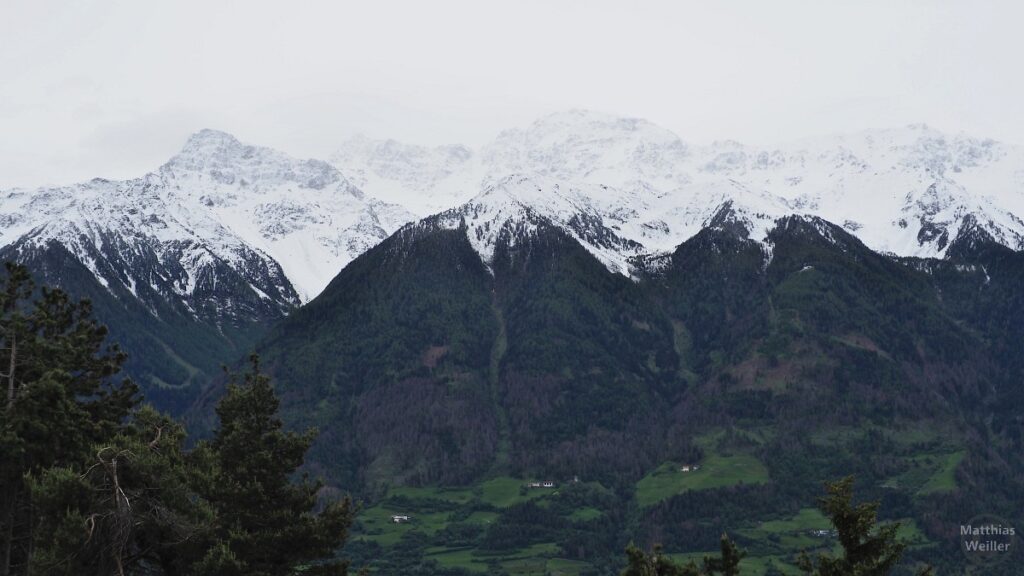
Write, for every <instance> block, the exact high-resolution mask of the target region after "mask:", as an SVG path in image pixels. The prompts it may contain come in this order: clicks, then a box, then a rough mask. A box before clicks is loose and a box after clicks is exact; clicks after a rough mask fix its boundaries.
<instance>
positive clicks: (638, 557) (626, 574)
mask: <svg viewBox="0 0 1024 576" xmlns="http://www.w3.org/2000/svg"><path fill="white" fill-rule="evenodd" d="M745 555H746V553H745V552H742V551H740V550H739V548H737V547H736V544H735V543H734V542H733V541H732V540H730V539H729V536H728V535H726V534H722V540H721V552H720V553H719V556H717V557H712V556H705V557H704V566H703V570H701V569H698V568H697V565H696V564H694V563H693V561H690V562H689V563H687V564H685V565H679V564H676V563H675V562H673V561H672V559H671V558H669V557H668V556H665V555H664V554H662V552H661V546H655V547H654V552H653V553H651V555H647V554H646V553H644V551H643V550H641V549H640V548H638V547H637V546H635V545H633V544H630V545H629V546H628V547H627V548H626V556H627V558H628V562H629V563H628V565H627V567H626V569H625V571H623V572H622V576H716V575H721V576H738V575H739V573H740V560H742V559H743V557H744V556H745Z"/></svg>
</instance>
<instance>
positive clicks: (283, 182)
mask: <svg viewBox="0 0 1024 576" xmlns="http://www.w3.org/2000/svg"><path fill="white" fill-rule="evenodd" d="M409 218H411V215H410V214H409V213H408V212H406V211H405V210H404V209H402V208H400V207H398V206H394V205H391V204H386V203H383V202H380V201H378V200H374V199H372V198H369V197H367V196H366V195H364V194H363V192H362V191H360V190H359V189H358V188H356V187H355V186H353V185H352V184H351V183H349V182H348V181H347V180H346V179H345V177H344V176H342V174H341V173H340V172H339V171H338V170H336V169H335V168H333V167H332V166H330V165H328V164H327V163H325V162H321V161H316V160H296V159H293V158H290V157H288V156H286V155H284V154H282V153H280V152H276V151H274V150H271V149H268V148H261V147H255V146H248V145H245V144H242V143H240V142H239V141H238V140H236V139H235V138H234V137H232V136H230V135H228V134H224V133H222V132H216V131H212V130H203V131H201V132H199V133H197V134H195V135H194V136H192V138H190V139H189V141H188V142H187V143H186V144H185V146H184V148H183V149H182V150H181V152H180V153H178V154H177V155H175V156H174V157H173V158H171V159H170V160H169V161H168V162H167V163H166V164H164V165H163V166H161V167H160V168H159V169H158V170H156V171H154V172H152V173H150V174H146V175H145V176H142V177H140V178H135V179H131V180H126V181H108V180H103V179H95V180H92V181H89V182H85V183H82V184H78V185H74V186H65V187H58V188H41V189H36V190H10V191H5V192H0V250H2V251H3V255H4V257H5V258H7V259H13V260H19V261H24V262H29V263H32V264H34V265H35V268H36V269H37V270H38V271H39V274H40V276H41V278H40V280H42V281H44V282H47V283H50V284H55V285H58V286H61V287H63V288H65V289H67V290H69V291H71V292H72V293H74V294H76V295H80V296H82V295H88V296H89V297H90V298H92V299H93V300H94V301H95V302H97V304H98V306H99V307H100V308H102V309H103V310H104V317H103V320H104V321H105V322H107V323H108V324H110V325H111V329H112V331H113V332H114V334H115V336H117V337H118V338H120V339H121V341H123V342H126V343H127V349H128V351H129V353H130V354H131V356H132V357H133V362H135V363H136V365H135V366H134V367H133V366H129V369H131V371H132V374H133V375H134V376H136V377H137V378H140V379H141V380H142V381H143V385H144V386H146V385H147V384H148V385H149V388H150V390H152V391H153V394H151V395H157V394H160V392H159V389H167V388H172V389H173V388H180V387H183V386H184V387H186V388H187V387H189V386H191V384H192V383H194V382H198V381H201V380H203V378H202V376H203V375H204V374H208V373H210V372H214V371H215V370H216V368H217V366H218V365H219V364H220V363H222V362H225V361H231V360H233V358H234V357H235V356H237V355H238V354H241V353H243V352H244V350H241V349H242V348H245V347H246V346H248V343H251V341H252V340H253V339H255V338H257V337H258V335H259V334H261V333H262V331H263V330H264V329H265V328H266V327H267V326H269V325H270V324H272V323H273V322H274V321H276V320H279V319H280V318H282V317H284V316H285V315H286V314H287V313H288V312H290V311H291V310H292V309H294V308H295V307H297V306H298V305H300V304H301V303H302V302H304V301H306V300H308V299H309V298H310V297H312V296H314V295H316V294H317V293H319V292H320V291H321V290H322V289H323V287H324V286H325V285H326V284H327V282H328V281H329V280H330V279H331V278H333V277H334V275H335V274H337V273H338V271H339V270H341V268H342V267H343V266H344V265H345V264H347V263H348V262H349V261H350V260H351V259H352V258H354V257H355V256H357V255H358V254H361V253H362V252H364V251H365V250H366V249H367V248H369V247H370V246H373V245H374V244H376V243H377V242H379V241H380V240H382V239H383V238H385V237H387V236H388V235H389V234H390V233H391V232H393V231H394V230H395V229H396V228H397V227H398V226H399V225H401V224H402V223H404V222H405V221H407V220H408V219H409ZM78 269H83V270H84V273H81V274H80V273H78V271H77V270H78ZM147 335H148V336H147ZM200 342H202V343H204V344H202V345H197V343H200ZM140 362H141V363H143V364H142V365H140V364H138V363H140ZM214 373H215V372H214Z"/></svg>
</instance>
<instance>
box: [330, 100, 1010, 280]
mask: <svg viewBox="0 0 1024 576" xmlns="http://www.w3.org/2000/svg"><path fill="white" fill-rule="evenodd" d="M333 162H334V163H335V164H336V165H337V166H339V167H341V168H343V169H344V170H345V171H346V173H347V174H352V175H353V178H355V179H356V180H357V181H358V182H359V183H360V184H361V185H362V186H364V187H365V188H366V190H368V191H370V192H371V193H374V194H377V195H379V196H380V197H382V198H387V199H389V200H391V201H394V202H398V203H401V204H403V205H406V206H409V207H410V209H412V210H413V211H416V212H418V213H419V214H420V215H421V216H422V215H427V214H431V213H435V212H439V211H442V210H444V209H446V208H448V207H450V206H453V205H461V204H463V203H466V202H470V201H472V202H473V203H479V202H480V201H481V200H483V199H485V198H486V197H488V196H493V190H494V189H495V188H500V187H502V186H504V184H503V183H504V182H507V181H508V180H509V178H510V177H515V175H518V177H519V178H524V177H526V178H532V179H535V180H537V181H539V182H547V183H548V184H547V185H546V187H547V188H548V189H552V187H553V186H558V187H559V188H560V189H562V190H572V195H573V200H572V202H573V203H574V204H575V205H577V206H578V205H581V204H586V205H587V212H588V219H589V220H590V221H591V222H595V217H599V218H600V220H601V226H603V227H604V228H605V229H606V230H607V232H606V233H607V234H614V235H615V236H617V237H619V238H621V239H622V240H623V241H624V242H623V243H620V245H621V246H622V248H621V249H617V254H616V255H615V256H611V255H609V254H607V253H605V254H603V255H599V257H600V258H601V259H602V260H603V261H605V262H606V263H608V264H609V266H610V267H611V268H612V269H615V270H618V271H619V272H622V273H626V274H629V273H630V270H629V269H628V267H624V266H622V265H621V263H622V262H624V261H628V260H629V259H630V257H632V256H634V255H635V254H637V253H647V254H651V253H655V254H656V253H668V252H671V251H672V250H673V249H674V248H675V247H676V246H678V245H679V244H680V243H682V242H683V241H685V240H686V239H688V238H691V237H693V236H694V235H695V234H696V233H697V232H698V231H699V230H701V229H702V228H703V227H704V226H705V225H707V223H708V222H709V221H710V219H711V218H712V217H713V215H714V214H716V213H717V212H718V211H719V210H720V209H721V208H722V206H724V205H725V204H729V205H730V206H731V207H732V209H733V211H734V213H735V214H736V217H737V218H738V220H740V221H742V223H743V226H744V227H745V228H746V229H747V231H748V233H749V234H750V235H751V238H753V239H755V240H757V241H760V242H762V243H765V242H767V232H768V230H770V229H771V228H773V227H774V222H775V221H776V220H777V219H779V218H781V217H783V216H788V215H806V216H816V217H820V218H823V219H825V220H828V221H831V222H835V223H837V224H839V225H841V226H842V227H843V228H844V229H846V230H847V231H849V232H851V233H852V234H854V235H856V236H857V237H858V238H860V239H861V240H862V241H863V242H865V244H866V245H868V246H869V247H870V248H872V249H873V250H876V251H879V252H886V253H892V254H896V255H899V256H921V257H942V256H943V255H944V254H945V252H946V250H947V249H948V247H949V245H950V244H951V243H952V241H953V240H954V239H955V238H956V237H957V235H958V234H959V232H960V230H961V229H962V228H963V227H964V224H965V222H968V221H972V222H977V223H978V224H979V225H980V226H981V227H982V228H984V229H985V230H986V231H987V233H989V234H990V235H991V236H992V237H993V238H994V239H996V240H997V241H998V242H1000V243H1002V244H1003V245H1005V246H1008V247H1010V248H1012V249H1014V250H1018V249H1021V248H1022V247H1024V220H1022V219H1021V217H1020V216H1019V215H1020V214H1024V150H1021V149H1019V148H1016V147H1012V146H1008V145H1004V144H1000V143H998V142H994V141H991V140H978V139H974V138H970V137H966V136H955V137H950V136H946V135H944V134H942V133H940V132H937V131H935V130H932V129H929V128H927V127H925V126H908V127H905V128H900V129H894V130H882V131H870V132H863V133H859V134H853V135H847V136H836V137H828V138H818V139H810V140H806V141H801V142H796V143H793V144H788V145H785V146H780V147H767V148H762V147H750V146H744V145H742V144H739V143H736V142H716V143H713V144H711V145H707V146H694V145H690V144H687V143H686V142H684V141H683V140H682V139H680V138H679V137H678V136H676V135H675V134H673V133H672V132H670V131H668V130H665V129H663V128H661V127H658V126H656V125H654V124H652V123H650V122H647V121H644V120H638V119H630V118H617V117H611V116H605V115H601V114H596V113H592V112H584V111H570V112H565V113H559V114H554V115H551V116H547V117H544V118H541V119H540V120H538V121H536V122H535V123H534V124H532V125H530V126H529V127H527V128H524V129H513V130H507V131H505V132H502V133H501V134H499V135H498V137H497V138H496V139H495V140H494V141H493V142H491V143H489V144H487V145H486V146H484V147H482V148H481V149H480V150H478V151H472V150H470V149H468V148H466V147H463V146H448V147H438V148H432V149H429V148H423V147H417V146H406V145H403V144H400V143H398V142H394V141H384V142H378V141H372V140H368V139H366V138H357V139H353V140H352V141H350V142H348V143H346V144H345V145H344V146H343V147H342V148H341V150H340V151H339V152H338V154H336V155H335V156H334V158H333ZM543 187H544V185H542V188H543ZM481 190H483V192H482V193H481V192H480V191H481ZM478 195H480V196H481V197H480V198H477V196H478ZM558 196H559V194H547V193H540V194H536V193H533V194H530V195H529V196H528V197H524V198H520V199H518V200H513V201H510V203H509V204H508V205H507V206H508V207H511V206H512V203H514V202H515V201H522V200H529V201H537V202H535V206H534V209H535V210H541V211H543V210H545V209H547V208H553V206H552V203H554V204H557V203H559V202H560V200H559V199H558ZM488 201H489V202H491V203H493V198H492V199H491V200H488ZM508 207H506V208H502V209H500V210H499V211H506V212H507V211H508V210H510V209H511V208H508ZM559 210H561V208H556V209H554V212H551V213H549V214H548V215H549V216H551V217H552V218H553V219H555V220H559V219H564V218H563V217H561V216H559V215H558V211H559ZM595 253H596V252H595Z"/></svg>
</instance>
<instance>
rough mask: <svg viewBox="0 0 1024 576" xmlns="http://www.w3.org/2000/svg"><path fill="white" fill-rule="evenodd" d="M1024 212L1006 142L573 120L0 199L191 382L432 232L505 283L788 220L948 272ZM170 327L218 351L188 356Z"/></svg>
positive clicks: (21, 242)
mask: <svg viewBox="0 0 1024 576" xmlns="http://www.w3.org/2000/svg"><path fill="white" fill-rule="evenodd" d="M1021 214H1024V150H1021V149H1020V148H1016V147H1012V146H1008V145H1004V144H1000V143H998V142H994V141H992V140H984V139H976V138H972V137H968V136H947V135H943V134H942V133H939V132H937V131H935V130H932V129H929V128H927V127H925V126H908V127H905V128H898V129H892V130H883V131H872V132H863V133H858V134H852V135H846V136H836V137H828V138H817V139H811V140H806V141H802V142H797V143H793V144H788V145H785V146H779V147H775V148H756V147H748V146H744V145H742V144H740V143H736V142H715V143H712V144H709V145H696V144H691V143H687V142H686V141H684V140H682V139H681V138H680V137H679V136H677V135H676V134H674V133H672V132H671V131H669V130H666V129H664V128H661V127H659V126H657V125H655V124H652V123H650V122H647V121H645V120H640V119H633V118H619V117H613V116H607V115H603V114H597V113H593V112H586V111H578V110H577V111H568V112H562V113H557V114H553V115H550V116H546V117H543V118H541V119H539V120H537V121H536V122H534V123H533V124H531V125H530V126H527V127H524V128H514V129H509V130H506V131H503V132H502V133H500V134H499V135H498V136H497V137H496V138H495V139H494V140H493V141H492V142H491V143H489V144H487V145H485V146H483V147H481V148H480V149H478V150H474V149H471V148H468V147H465V146H461V145H452V146H440V147H434V148H426V147H421V146H413V145H406V144H402V143H399V142H395V141H391V140H387V141H375V140H370V139H367V138H362V137H360V138H354V139H352V140H350V141H348V142H346V143H344V144H343V145H342V146H341V147H340V149H339V150H338V152H337V153H336V154H334V155H333V156H332V158H331V161H330V163H328V162H324V161H320V160H297V159H294V158H291V157H289V156H287V155H285V154H283V153H280V152H277V151H274V150H272V149H269V148H263V147H258V146H251V145H247V144H243V143H241V142H239V141H238V140H237V139H235V138H234V137H232V136H230V135H228V134H225V133H222V132H217V131H213V130H202V131H200V132H198V133H196V134H195V135H193V136H192V137H191V138H190V139H189V141H188V142H187V143H186V144H185V146H184V147H183V149H182V150H181V152H180V153H179V154H177V155H175V156H174V157H173V158H171V159H170V160H169V161H168V162H167V163H165V164H164V165H163V166H161V167H159V168H158V169H156V170H155V171H154V172H152V173H149V174H146V175H144V176H141V177H139V178H135V179H131V180H126V181H107V180H102V179H94V180H91V181H89V182H84V183H81V184H77V185H74V186H65V187H57V188H40V189H35V190H28V189H15V190H7V191H3V192H0V247H2V248H0V250H2V251H3V255H4V256H5V257H7V258H16V259H19V260H23V261H31V262H35V263H37V264H38V266H37V267H38V268H39V269H40V270H41V272H42V275H43V276H44V277H45V279H47V280H48V281H50V282H53V283H56V284H58V285H66V286H67V287H68V288H69V289H71V290H72V291H75V292H77V293H79V294H82V295H88V296H90V297H91V298H93V300H94V301H97V302H98V304H97V305H98V306H99V307H100V308H104V309H108V310H109V311H110V313H109V314H108V316H110V317H112V318H117V319H114V320H109V321H108V322H109V323H110V324H111V327H112V329H113V330H114V332H115V335H119V336H120V337H121V338H122V339H123V340H127V341H129V342H127V343H126V345H127V346H128V348H129V351H132V348H133V347H134V348H136V349H140V350H145V351H146V352H147V357H150V358H156V359H157V360H146V364H147V365H146V366H144V367H138V366H137V367H136V368H137V370H136V374H135V375H136V377H141V379H142V380H143V381H147V380H152V381H153V382H157V383H159V384H160V385H161V387H163V386H164V385H168V386H170V387H171V388H174V387H175V386H178V385H180V384H181V383H182V382H186V383H191V382H194V381H197V380H199V379H202V377H203V375H204V374H207V373H209V372H210V371H211V370H215V368H216V365H217V364H218V363H219V362H222V361H223V360H224V358H223V354H225V353H229V351H231V350H236V349H242V348H245V347H246V346H248V345H249V344H251V342H254V341H255V340H256V339H258V338H259V336H260V334H262V331H263V330H265V329H266V327H267V326H269V325H270V324H272V323H273V322H274V321H276V320H278V319H280V318H283V317H285V316H286V315H288V314H289V312H290V311H291V310H292V309H294V308H295V307H296V306H299V305H300V304H302V303H304V302H308V301H309V300H311V299H312V298H314V297H315V296H317V295H318V294H320V293H321V291H322V290H323V289H324V287H325V286H327V284H328V283H329V282H330V281H331V279H332V278H334V277H335V275H336V274H337V273H338V272H339V271H340V270H341V269H342V268H343V267H344V266H345V265H346V264H348V263H349V262H350V261H352V259H354V258H355V257H357V256H359V255H360V254H363V253H364V252H366V250H368V249H369V248H371V247H372V246H374V245H376V244H378V243H379V242H381V241H382V240H383V239H385V238H387V237H388V236H389V235H390V234H392V233H393V232H395V231H396V230H398V229H399V228H400V227H402V226H403V225H406V224H408V223H410V222H412V221H413V220H416V219H417V218H427V217H429V218H427V219H426V220H423V224H426V225H429V226H432V227H441V228H448V229H453V230H454V229H465V230H466V235H467V236H468V238H469V241H470V244H471V245H472V246H473V249H474V250H475V251H476V252H477V253H478V254H479V255H480V257H481V258H482V260H483V263H484V265H485V266H486V267H488V268H490V267H491V266H492V259H493V256H494V252H495V248H496V246H497V245H498V244H499V241H500V240H501V239H502V238H506V239H511V240H512V241H513V242H514V241H515V239H516V238H521V237H522V236H523V234H524V233H527V234H528V233H531V231H533V232H535V231H536V230H537V229H539V228H542V227H555V228H558V229H560V230H561V231H563V232H565V233H566V234H568V235H569V236H570V237H571V238H573V239H575V240H576V241H578V242H579V243H580V244H581V245H582V246H583V247H584V248H586V250H587V251H589V252H590V253H591V254H593V255H594V256H596V257H597V259H598V260H599V261H600V262H601V263H603V264H604V265H605V266H606V267H607V268H608V269H609V270H611V271H613V272H616V273H619V274H622V275H626V276H629V277H637V276H642V275H644V274H647V273H649V272H650V271H651V268H652V267H657V266H660V265H662V264H663V263H664V262H665V261H666V260H665V259H666V258H667V255H668V254H670V253H672V252H673V251H674V250H675V249H676V248H677V247H678V246H679V245H680V244H682V243H683V242H684V241H686V240H688V239H691V238H693V237H694V236H695V235H696V234H697V233H698V232H699V231H701V230H702V229H705V228H709V227H722V226H724V225H728V226H730V227H732V228H733V229H734V230H738V231H740V234H741V236H743V237H749V238H750V239H751V240H753V241H755V242H757V243H759V244H760V245H762V246H763V248H764V253H765V254H766V259H770V258H771V254H772V248H773V246H772V244H773V241H772V239H771V237H770V232H771V231H772V230H773V229H774V228H776V225H777V222H778V221H779V219H780V218H783V217H785V216H789V215H798V216H802V217H806V218H814V217H817V218H821V219H824V220H826V221H828V222H831V223H833V224H835V225H837V226H839V227H841V228H842V229H844V230H845V231H847V232H850V233H851V234H853V235H854V236H856V237H857V238H859V239H860V240H861V241H863V242H864V243H865V244H866V245H867V246H868V247H869V248H871V249H873V250H875V251H878V252H883V253H891V254H894V255H897V256H919V257H937V258H942V257H944V256H945V255H946V253H947V251H948V250H949V247H950V246H951V245H952V244H953V243H954V242H955V240H956V239H957V238H958V237H959V236H960V235H961V234H962V233H965V232H966V231H967V230H968V229H969V230H971V231H974V230H981V231H983V232H984V233H985V235H987V236H988V237H991V239H993V240H994V241H995V242H997V243H999V244H1002V245H1004V246H1007V247H1009V248H1011V249H1013V250H1020V249H1021V248H1024V221H1022V219H1021V217H1020V215H1021ZM423 224H421V225H423ZM76 270H77V271H76ZM71 278H74V280H72V279H71ZM90 278H91V279H90ZM115 312H116V314H115ZM171 325H174V326H177V328H173V329H172V328H170V327H169V326H171ZM129 326H130V327H131V328H129ZM155 327H159V328H155ZM147 332H148V333H149V334H150V336H149V337H148V339H147V340H146V343H145V344H143V343H141V342H134V343H133V342H130V341H131V340H138V339H139V338H142V336H141V334H144V333H147ZM175 333H178V334H179V335H180V337H184V336H185V335H189V337H190V338H192V339H194V338H195V334H196V333H205V334H207V336H208V338H209V340H208V341H207V343H206V344H203V345H201V346H198V347H197V349H196V350H195V351H194V353H192V354H189V353H184V352H182V350H183V349H184V350H187V349H188V348H189V346H188V345H187V344H182V343H179V342H178V340H179V336H175V335H174V334H175ZM214 343H219V344H216V345H215V344H214ZM211 351H216V353H214V352H211ZM135 356H139V355H138V354H136V355H135ZM140 361H141V360H135V362H140ZM130 368H131V367H130ZM140 373H141V374H140ZM186 396H188V394H185V393H184V392H183V397H186Z"/></svg>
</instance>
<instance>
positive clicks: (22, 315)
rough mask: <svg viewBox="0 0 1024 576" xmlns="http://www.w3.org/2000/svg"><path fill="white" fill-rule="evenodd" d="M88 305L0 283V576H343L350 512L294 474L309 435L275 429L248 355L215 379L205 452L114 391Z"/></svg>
mask: <svg viewBox="0 0 1024 576" xmlns="http://www.w3.org/2000/svg"><path fill="white" fill-rule="evenodd" d="M106 337H107V330H106V328H105V327H104V326H103V325H101V324H100V323H99V322H97V320H96V319H95V318H93V314H92V307H91V305H90V303H89V302H88V301H84V300H83V301H75V300H73V299H72V298H70V297H69V295H68V294H67V293H65V292H63V291H61V290H56V289H50V288H46V287H43V288H41V289H39V290H38V291H37V290H36V287H35V286H34V284H33V282H32V279H31V277H30V274H29V271H28V270H27V269H26V268H25V267H23V266H20V265H16V264H11V263H8V264H7V265H6V275H5V278H4V279H3V283H2V285H0V342H2V352H0V364H2V367H0V382H2V383H3V390H4V406H3V409H2V413H0V494H2V502H0V576H14V575H19V576H20V575H29V574H47V575H50V574H52V575H83V574H97V575H117V576H125V575H129V574H140V575H142V574H161V575H167V576H172V575H179V574H180V575H195V576H205V575H209V576H213V575H219V576H233V575H237V576H242V575H246V576H278V575H282V576H283V575H287V574H296V573H302V574H320V575H332V576H341V575H345V574H347V570H348V566H347V563H346V562H345V561H343V560H341V559H339V558H337V557H336V553H337V551H338V550H339V548H340V547H341V546H342V545H343V543H344V542H345V540H346V537H347V532H348V528H349V526H350V524H351V521H352V516H353V514H354V508H353V505H352V503H351V501H350V500H349V499H347V498H346V499H342V500H337V501H324V499H323V498H321V494H320V493H321V488H322V485H321V484H320V483H319V482H318V481H314V480H312V479H310V478H308V477H307V476H305V475H302V476H300V477H298V478H296V470H297V469H298V468H299V467H300V465H301V464H302V461H303V458H304V456H305V454H306V451H307V450H308V448H309V446H310V444H311V443H312V441H313V439H314V436H315V434H316V432H315V431H313V430H310V431H307V432H305V433H296V432H291V431H286V430H285V429H284V427H283V423H282V422H281V420H280V419H279V418H278V416H277V411H278V399H277V397H276V396H275V394H274V391H273V388H272V386H271V384H270V381H269V379H268V378H267V377H266V376H265V375H263V374H262V373H261V372H260V366H259V360H258V358H256V357H255V356H253V357H252V358H251V363H250V367H249V370H248V371H247V372H246V373H245V374H244V375H241V376H239V375H236V374H229V375H228V380H229V383H228V384H227V388H226V392H225V394H224V396H223V398H222V399H221V400H220V402H219V404H218V406H217V416H218V418H219V426H218V427H217V429H216V430H215V432H214V433H213V435H212V437H211V438H210V439H209V440H205V441H202V442H199V443H198V444H197V445H196V446H195V447H194V448H192V449H187V448H186V442H185V441H186V432H185V430H184V428H183V427H182V425H181V424H179V423H178V422H176V421H174V420H173V419H171V418H169V417H168V416H166V415H164V414H161V413H159V412H158V411H156V410H155V409H153V408H152V407H150V406H148V405H146V404H144V403H143V401H142V398H141V396H140V394H139V389H138V387H137V386H136V385H135V384H134V383H133V382H131V381H130V380H128V379H119V373H120V371H121V367H122V365H123V364H124V362H125V360H126V356H125V354H124V353H123V352H122V351H121V350H120V349H119V348H118V347H117V346H116V345H114V344H109V343H108V342H107V338H106Z"/></svg>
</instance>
